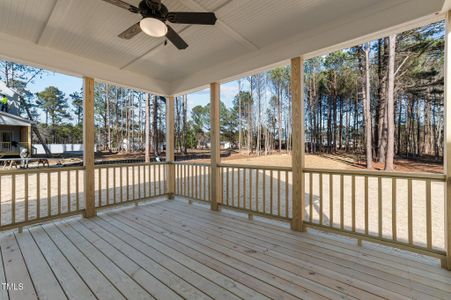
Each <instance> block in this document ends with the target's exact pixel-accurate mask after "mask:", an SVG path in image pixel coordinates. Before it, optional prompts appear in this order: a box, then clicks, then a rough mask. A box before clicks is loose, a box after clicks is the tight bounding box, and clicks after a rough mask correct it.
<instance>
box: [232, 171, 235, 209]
mask: <svg viewBox="0 0 451 300" xmlns="http://www.w3.org/2000/svg"><path fill="white" fill-rule="evenodd" d="M232 207H235V168H232Z"/></svg>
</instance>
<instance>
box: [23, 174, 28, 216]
mask: <svg viewBox="0 0 451 300" xmlns="http://www.w3.org/2000/svg"><path fill="white" fill-rule="evenodd" d="M24 176H25V178H24V181H25V182H24V185H25V195H24V200H25V201H24V202H25V207H24V208H25V222H28V173H25V174H24Z"/></svg>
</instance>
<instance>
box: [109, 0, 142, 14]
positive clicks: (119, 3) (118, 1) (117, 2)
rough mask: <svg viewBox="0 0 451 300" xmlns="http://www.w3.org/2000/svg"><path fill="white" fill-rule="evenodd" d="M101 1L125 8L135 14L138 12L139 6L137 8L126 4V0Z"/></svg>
mask: <svg viewBox="0 0 451 300" xmlns="http://www.w3.org/2000/svg"><path fill="white" fill-rule="evenodd" d="M103 1H105V2H108V3H110V4H113V5H116V6H118V7H120V8H123V9H126V10H128V11H130V12H132V13H135V14H137V13H138V12H139V8H137V7H136V6H134V5H131V4H128V3H127V2H124V1H122V0H103Z"/></svg>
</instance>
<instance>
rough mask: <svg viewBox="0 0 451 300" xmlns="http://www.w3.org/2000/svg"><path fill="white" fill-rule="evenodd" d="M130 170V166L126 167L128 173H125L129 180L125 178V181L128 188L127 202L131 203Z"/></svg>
mask: <svg viewBox="0 0 451 300" xmlns="http://www.w3.org/2000/svg"><path fill="white" fill-rule="evenodd" d="M129 169H130V167H129V166H127V167H126V169H125V170H126V172H125V175H126V176H127V178H125V180H126V183H125V184H126V188H127V200H126V201H129V200H130V171H129Z"/></svg>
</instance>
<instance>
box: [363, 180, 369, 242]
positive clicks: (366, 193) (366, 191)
mask: <svg viewBox="0 0 451 300" xmlns="http://www.w3.org/2000/svg"><path fill="white" fill-rule="evenodd" d="M364 188H365V235H368V176H365V184H364Z"/></svg>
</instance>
